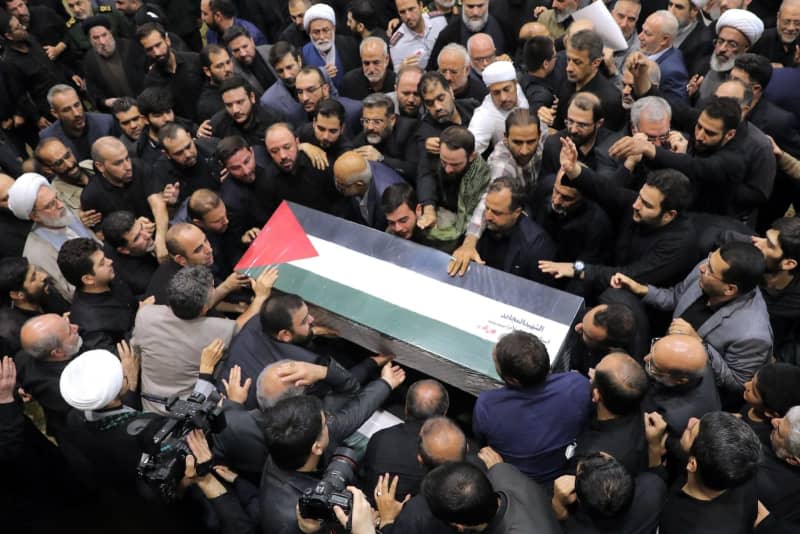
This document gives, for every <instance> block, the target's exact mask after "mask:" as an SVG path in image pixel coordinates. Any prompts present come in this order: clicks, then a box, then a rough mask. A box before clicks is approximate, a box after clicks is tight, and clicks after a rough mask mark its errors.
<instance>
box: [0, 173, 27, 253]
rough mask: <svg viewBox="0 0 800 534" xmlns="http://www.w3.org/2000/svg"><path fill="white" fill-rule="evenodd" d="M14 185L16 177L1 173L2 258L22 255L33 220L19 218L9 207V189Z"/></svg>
mask: <svg viewBox="0 0 800 534" xmlns="http://www.w3.org/2000/svg"><path fill="white" fill-rule="evenodd" d="M12 185H14V179H13V178H12V177H11V176H9V175H7V174H0V232H2V236H3V246H0V258H7V257H15V256H22V251H23V250H24V248H25V240H26V239H28V232H30V230H31V222H30V221H25V220H22V219H18V218H17V217H15V216H14V214H13V213H11V210H9V209H8V190H9V189H11V186H12Z"/></svg>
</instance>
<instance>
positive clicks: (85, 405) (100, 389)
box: [59, 349, 124, 411]
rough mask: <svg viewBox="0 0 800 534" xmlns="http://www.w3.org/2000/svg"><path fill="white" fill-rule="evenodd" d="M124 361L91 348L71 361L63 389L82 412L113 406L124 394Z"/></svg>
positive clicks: (63, 392) (63, 378)
mask: <svg viewBox="0 0 800 534" xmlns="http://www.w3.org/2000/svg"><path fill="white" fill-rule="evenodd" d="M123 378H124V377H123V372H122V364H121V363H120V361H119V359H118V358H117V357H116V356H114V355H113V354H112V353H110V352H109V351H107V350H100V349H98V350H90V351H87V352H84V353H83V354H81V355H80V356H77V357H76V358H75V359H74V360H72V361H71V362H69V363H68V364H67V366H66V367H65V368H64V371H62V373H61V379H60V380H59V388H60V390H61V396H62V397H64V400H65V401H66V402H67V404H69V405H70V406H72V407H73V408H75V409H76V410H81V411H92V410H99V409H101V408H105V407H107V406H109V405H110V404H111V403H112V402H114V401H116V400H117V399H119V398H120V397H121V395H122V394H123V393H124V391H123V389H122V386H123V382H124V380H123Z"/></svg>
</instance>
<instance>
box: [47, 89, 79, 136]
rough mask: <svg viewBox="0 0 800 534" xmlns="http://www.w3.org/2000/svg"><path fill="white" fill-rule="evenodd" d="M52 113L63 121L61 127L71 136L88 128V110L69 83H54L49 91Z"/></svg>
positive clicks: (48, 100) (48, 96)
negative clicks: (84, 107)
mask: <svg viewBox="0 0 800 534" xmlns="http://www.w3.org/2000/svg"><path fill="white" fill-rule="evenodd" d="M47 103H48V104H50V113H52V114H53V116H54V117H55V118H57V119H58V120H60V121H61V127H62V128H64V131H65V132H67V135H69V136H71V137H78V136H80V135H82V134H83V131H84V129H85V128H86V111H85V110H84V109H83V103H82V102H81V99H80V98H79V97H78V93H76V92H75V89H73V88H72V87H70V86H69V85H64V84H58V85H54V86H53V87H51V88H50V90H49V91H47Z"/></svg>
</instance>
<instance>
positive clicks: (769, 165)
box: [728, 121, 777, 225]
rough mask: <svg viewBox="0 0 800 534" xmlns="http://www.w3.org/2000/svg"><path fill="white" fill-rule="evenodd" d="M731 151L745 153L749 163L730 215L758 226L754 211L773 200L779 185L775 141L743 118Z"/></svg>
mask: <svg viewBox="0 0 800 534" xmlns="http://www.w3.org/2000/svg"><path fill="white" fill-rule="evenodd" d="M728 144H729V145H731V146H730V150H732V151H735V152H738V153H739V154H741V155H742V159H743V160H744V163H745V174H744V180H743V181H742V183H741V184H739V185H738V186H737V187H736V189H735V191H734V195H733V203H734V204H733V206H731V208H730V212H729V213H728V215H730V216H732V217H736V218H738V219H740V220H743V221H751V222H752V224H753V225H755V219H754V212H755V211H756V210H757V209H758V208H759V207H761V206H763V205H764V204H766V202H767V199H769V197H770V195H771V194H772V187H773V185H774V184H775V170H776V167H777V164H776V161H775V155H774V154H773V153H772V143H771V142H770V140H769V139H768V138H767V136H766V135H764V132H762V131H761V130H760V129H759V128H758V127H756V126H755V125H753V124H750V123H749V122H748V121H742V122H741V124H739V127H738V128H736V135H735V136H734V138H733V139H731V141H730V143H728Z"/></svg>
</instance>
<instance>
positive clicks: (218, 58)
mask: <svg viewBox="0 0 800 534" xmlns="http://www.w3.org/2000/svg"><path fill="white" fill-rule="evenodd" d="M200 65H202V67H203V74H204V75H205V77H206V79H205V81H204V82H203V88H202V89H201V91H200V96H199V97H198V99H197V120H198V121H204V120H206V119H210V118H211V117H213V116H214V114H215V113H216V112H218V111H220V110H221V109H222V108H223V104H222V96H221V94H220V85H221V84H222V82H224V81H225V80H227V79H228V78H230V77H231V76H233V61H231V56H230V55H229V54H228V51H227V50H226V49H225V48H224V47H222V46H219V45H216V44H210V45H206V46H205V47H204V48H203V50H201V51H200Z"/></svg>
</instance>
